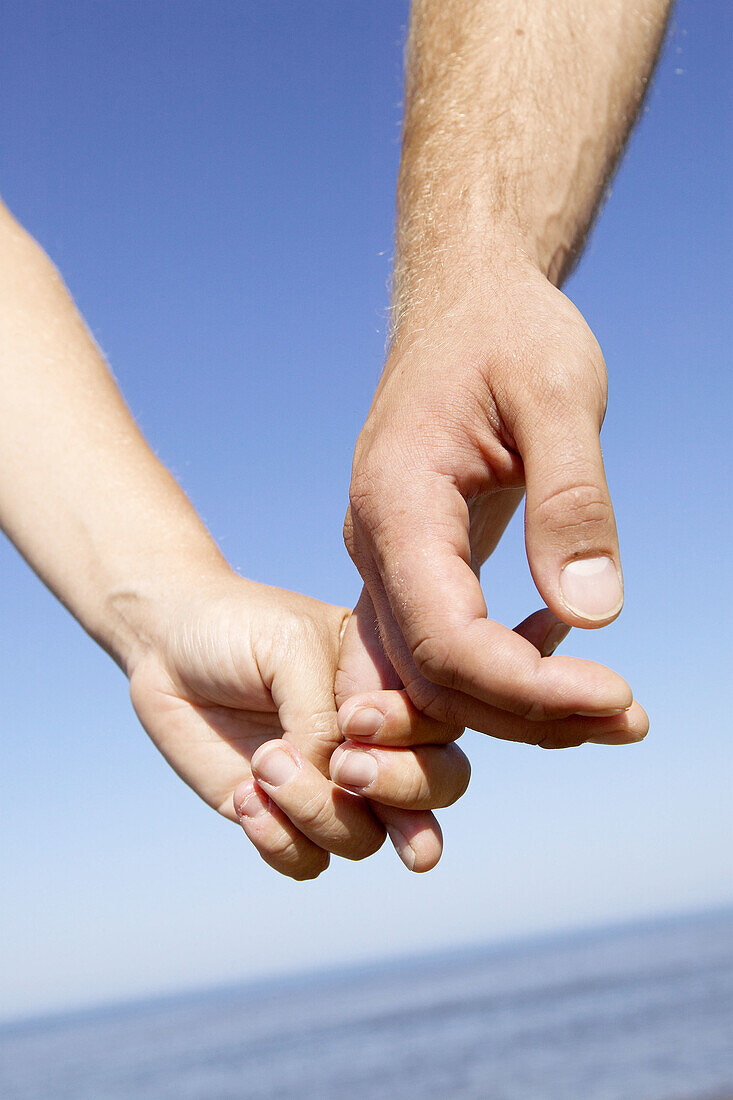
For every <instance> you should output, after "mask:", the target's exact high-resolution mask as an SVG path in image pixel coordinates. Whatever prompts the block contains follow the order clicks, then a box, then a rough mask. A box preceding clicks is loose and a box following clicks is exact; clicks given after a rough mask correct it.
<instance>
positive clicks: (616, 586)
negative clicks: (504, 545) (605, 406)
mask: <svg viewBox="0 0 733 1100" xmlns="http://www.w3.org/2000/svg"><path fill="white" fill-rule="evenodd" d="M522 458H523V460H524V469H525V480H526V485H527V506H526V513H525V534H526V542H527V556H528V558H529V565H530V569H531V570H532V576H533V577H534V581H535V584H536V585H537V588H538V589H539V592H540V595H541V596H542V597H543V599H544V600H545V602H546V604H547V606H548V607H549V608H550V609H551V610H552V611H554V613H555V614H556V615H557V616H558V618H560V619H562V620H563V621H564V622H566V623H569V624H570V625H571V626H584V627H596V626H604V625H605V624H606V623H609V622H611V620H612V619H615V618H616V616H617V615H618V613H619V612H620V610H621V607H622V606H623V600H624V595H623V579H622V573H621V561H620V556H619V548H618V535H617V533H616V521H615V519H614V515H613V506H612V504H611V497H610V495H609V492H608V485H607V484H606V475H605V471H604V469H603V456H602V454H601V444H600V439H599V436H598V426H597V424H596V423H594V420H593V418H592V417H590V416H588V417H587V418H580V417H575V418H572V419H571V418H570V417H569V416H568V417H567V418H558V419H554V418H553V420H552V421H549V420H546V421H544V422H543V423H542V425H541V426H540V427H538V430H537V431H536V432H531V433H529V437H528V438H527V439H526V441H525V446H524V447H522Z"/></svg>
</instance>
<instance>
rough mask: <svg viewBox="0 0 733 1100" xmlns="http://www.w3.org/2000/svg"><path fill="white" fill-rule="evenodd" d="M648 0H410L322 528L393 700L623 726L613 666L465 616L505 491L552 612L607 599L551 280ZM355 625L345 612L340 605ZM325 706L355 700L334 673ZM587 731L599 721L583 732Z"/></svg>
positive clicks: (577, 342) (604, 517)
mask: <svg viewBox="0 0 733 1100" xmlns="http://www.w3.org/2000/svg"><path fill="white" fill-rule="evenodd" d="M669 7H670V5H669V3H667V2H666V0H634V2H631V0H609V2H607V3H603V4H601V3H598V2H597V0H414V3H413V5H412V13H411V21H410V31H409V42H408V63H407V84H406V97H405V120H404V132H403V148H402V159H401V164H400V173H399V182H398V212H397V235H396V256H395V271H394V287H393V292H394V296H393V332H392V339H391V344H390V349H389V355H388V358H387V362H386V366H385V369H384V373H383V376H382V379H381V382H380V384H379V387H378V389H377V392H376V395H375V398H374V401H373V404H372V408H371V410H370V412H369V416H368V418H367V421H366V424H365V427H364V429H363V431H362V433H361V435H360V437H359V440H358V442H357V445H356V451H355V455H354V466H353V474H352V482H351V504H350V508H349V512H348V514H347V519H346V524H345V537H346V544H347V547H348V549H349V552H350V554H351V556H352V558H353V560H354V562H355V564H356V566H357V568H358V569H359V571H360V573H361V575H362V578H363V580H364V584H365V595H364V599H365V600H366V599H368V600H369V602H370V603H371V604H373V605H374V608H375V610H376V618H377V620H378V625H379V633H380V637H381V639H382V641H383V644H384V646H385V649H386V652H387V655H388V657H389V659H390V661H391V664H392V665H393V667H394V669H395V670H396V672H397V675H398V676H399V678H400V681H401V685H402V686H403V688H404V690H405V691H406V693H407V695H408V697H409V699H410V700H411V702H412V703H413V704H414V705H415V706H416V707H417V708H419V709H420V710H421V711H422V712H424V713H426V714H428V715H430V716H432V717H433V718H435V719H436V720H442V721H448V722H451V723H459V724H465V725H468V726H471V727H472V728H474V729H477V730H481V731H483V732H485V733H490V734H493V735H495V736H498V737H504V738H509V739H512V740H521V741H528V742H532V743H538V744H543V745H547V746H563V745H570V744H577V740H573V725H572V723H573V722H575V721H578V718H577V717H570V716H571V715H572V716H577V715H587V716H590V718H592V719H593V720H594V721H599V720H600V719H599V717H598V716H601V715H616V719H615V721H616V723H617V729H616V733H615V734H609V735H608V738H607V739H608V740H611V741H613V739H614V737H615V738H616V742H617V743H618V742H621V741H623V739H624V737H625V736H626V737H627V739H628V740H629V741H631V740H635V739H636V740H638V739H641V738H642V737H643V736H644V734H645V733H646V731H647V729H648V721H647V718H646V715H645V714H644V712H643V710H642V708H641V707H640V706H639V704H638V703H636V702H633V701H632V699H633V697H632V692H631V689H630V687H629V686H628V684H626V683H625V682H624V681H623V680H622V679H621V677H620V676H617V675H616V674H615V673H613V672H612V671H611V670H609V669H605V668H603V667H601V666H600V665H595V664H591V663H590V662H582V661H578V660H574V659H573V658H570V657H565V656H562V657H561V656H550V657H544V658H543V657H542V656H541V655H540V653H538V650H537V647H533V646H532V645H530V644H528V641H527V639H525V638H522V637H518V635H517V632H512V631H510V630H508V629H507V628H505V627H503V626H501V625H500V624H498V623H495V622H492V621H491V619H490V618H489V614H488V609H487V605H486V602H485V599H484V595H483V593H482V590H481V587H480V585H479V581H478V574H479V569H480V567H481V565H482V563H483V562H484V561H485V560H486V558H487V556H488V554H489V553H490V552H491V550H492V548H493V546H494V545H495V543H496V540H497V538H498V537H499V536H500V534H501V531H502V530H503V527H504V525H505V524H506V523H507V522H508V520H509V518H510V517H511V514H512V512H513V511H514V509H515V508H516V507H517V505H518V504H519V502H520V500H521V498H522V496H523V495H524V493H525V491H526V498H527V500H526V511H525V529H526V546H527V555H528V558H529V564H530V568H531V571H532V575H533V577H534V580H535V583H536V585H537V588H538V590H539V592H540V595H541V596H542V598H543V599H544V601H545V602H546V604H547V606H548V608H549V609H550V610H551V611H552V612H553V613H554V615H555V616H556V617H557V619H558V620H560V621H562V622H564V623H565V624H567V625H569V626H576V627H586V628H593V627H600V626H604V625H605V624H607V623H609V622H611V621H612V620H613V619H614V618H615V617H616V616H617V615H618V614H619V612H620V610H621V607H622V603H623V581H622V574H621V562H620V554H619V545H618V537H617V532H616V525H615V520H614V514H613V508H612V504H611V498H610V495H609V490H608V486H607V484H606V478H605V473H604V468H603V459H602V454H601V447H600V441H599V433H600V428H601V424H602V422H603V418H604V414H605V409H606V397H607V379H606V368H605V364H604V361H603V357H602V355H601V352H600V349H599V347H598V344H597V343H596V341H595V339H594V337H593V334H592V333H591V331H590V329H589V328H588V326H587V324H586V323H585V321H584V320H583V318H582V317H581V315H580V313H579V312H578V311H577V309H576V308H575V307H574V306H573V305H572V303H571V302H570V301H569V300H568V299H567V298H566V297H565V296H564V295H563V294H562V293H561V291H560V290H559V287H560V285H561V284H562V281H563V279H564V277H565V276H566V274H567V273H568V271H569V270H570V268H571V266H572V264H573V262H574V261H575V259H576V258H577V257H578V255H579V254H580V252H581V250H582V246H583V243H584V240H585V237H586V234H587V231H588V228H589V225H590V223H591V221H592V218H593V216H594V213H595V211H596V210H597V207H598V204H599V201H600V199H601V197H602V195H603V191H604V187H605V185H606V183H607V181H608V179H609V177H610V175H611V174H612V172H613V169H614V167H615V165H616V163H617V160H618V158H619V156H620V153H621V151H622V149H623V145H624V142H625V140H626V137H627V135H628V132H629V129H630V127H631V125H632V123H633V120H634V118H635V117H636V115H637V112H638V110H639V106H640V104H641V102H642V99H643V96H644V91H645V89H646V86H647V83H648V80H649V77H650V74H651V72H652V69H653V66H654V62H655V60H656V57H657V54H658V51H659V48H660V43H661V41H662V38H663V34H664V28H665V23H666V20H667V17H668V13H669ZM354 629H355V623H354V621H353V620H352V623H351V624H350V626H349V627H348V628H347V640H348V637H349V632H350V631H352V630H354ZM339 699H340V701H341V702H342V708H341V711H340V720H341V728H342V730H343V731H344V732H345V733H346V734H347V735H351V736H352V737H353V736H354V734H353V733H351V732H350V728H349V727H350V723H351V722H352V721H353V718H352V716H353V715H354V714H358V716H359V718H358V727H359V731H360V736H361V737H364V736H365V735H366V734H368V733H369V731H370V730H371V729H373V728H374V727H375V726H377V725H378V713H376V712H378V710H379V705H378V701H377V700H376V699H375V697H373V696H371V695H370V694H369V693H363V692H360V691H359V690H358V687H357V686H356V685H355V684H354V683H353V682H352V683H350V684H348V685H347V687H346V690H345V691H344V692H343V693H342V694H341V695H340V697H339ZM602 736H603V735H601V738H600V739H602Z"/></svg>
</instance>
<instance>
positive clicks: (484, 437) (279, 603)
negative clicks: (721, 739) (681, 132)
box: [127, 271, 648, 878]
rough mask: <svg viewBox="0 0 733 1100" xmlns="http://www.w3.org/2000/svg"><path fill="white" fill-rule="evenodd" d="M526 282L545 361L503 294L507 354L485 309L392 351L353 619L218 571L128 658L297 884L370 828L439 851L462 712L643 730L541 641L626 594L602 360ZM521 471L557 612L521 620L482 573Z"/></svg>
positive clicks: (544, 292)
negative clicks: (436, 342)
mask: <svg viewBox="0 0 733 1100" xmlns="http://www.w3.org/2000/svg"><path fill="white" fill-rule="evenodd" d="M518 277H519V276H518ZM521 277H522V278H523V279H525V280H526V281H527V285H526V286H525V288H524V290H523V293H522V295H521V297H522V299H523V300H524V301H530V302H531V307H530V308H531V314H530V316H531V317H532V319H533V322H534V323H535V324H536V323H537V317H538V313H539V310H540V308H541V300H542V297H543V296H544V297H545V301H546V308H547V310H548V313H550V314H551V316H552V317H553V319H554V323H555V324H556V325H559V324H560V322H562V326H563V329H562V331H563V336H564V338H565V339H564V341H563V340H561V339H559V340H558V344H557V346H556V347H555V348H552V349H551V354H548V349H547V344H546V342H543V348H542V349H540V348H533V347H532V346H531V333H528V332H526V331H521V330H520V329H519V328H518V323H519V319H518V317H517V311H516V309H515V311H514V326H513V332H514V340H515V341H516V345H515V346H511V345H508V343H507V339H506V330H507V329H506V321H505V318H503V317H501V316H500V315H499V316H498V317H497V327H496V330H495V331H494V332H493V333H491V332H489V331H488V330H487V325H486V319H485V318H484V325H483V332H482V335H483V337H484V339H485V341H486V350H485V352H484V354H483V355H482V354H480V353H479V352H478V349H473V350H474V354H470V353H469V352H468V351H466V352H465V353H463V352H462V351H461V350H460V349H459V348H458V346H457V344H456V342H455V341H452V340H450V341H446V345H447V347H449V348H450V355H451V356H455V357H456V361H455V362H446V360H445V358H444V357H443V359H442V361H441V354H439V353H437V352H436V351H435V350H433V351H432V354H431V353H430V351H431V346H432V345H431V344H429V343H428V344H426V343H425V342H426V341H429V337H428V336H427V335H422V336H421V339H420V340H416V341H414V342H410V341H407V340H405V341H402V340H400V341H398V342H396V343H395V345H394V346H393V350H392V355H391V357H390V360H389V362H388V364H387V369H386V371H385V376H384V379H383V381H382V384H381V386H380V388H379V391H378V393H377V397H376V399H375V402H374V406H373V408H372V410H371V413H370V416H369V419H368V420H367V424H366V427H365V428H364V431H363V433H362V435H361V438H360V440H359V443H358V445H357V451H356V460H355V468H354V476H353V481H352V498H351V499H352V503H351V507H350V510H349V515H348V517H347V523H346V537H347V543H348V546H349V550H350V552H351V555H352V557H353V559H354V560H355V562H356V563H357V565H358V566H359V569H360V571H361V573H362V576H363V578H364V580H365V588H364V591H363V593H362V596H361V598H360V600H359V602H358V604H357V607H356V608H355V610H354V612H353V613H352V614H349V612H348V611H346V610H345V609H343V608H338V607H333V606H330V605H327V604H323V603H320V602H318V601H315V600H311V599H308V598H307V597H305V596H301V595H297V594H295V593H290V592H285V591H282V590H279V589H273V588H268V587H266V586H264V585H258V584H253V583H252V582H250V581H246V580H243V579H241V578H239V577H237V576H235V575H233V574H232V573H230V572H229V571H228V569H227V568H226V567H225V566H223V564H222V566H221V567H219V566H217V567H216V568H215V569H214V570H213V571H211V573H210V575H209V576H208V577H207V578H206V580H205V581H204V580H203V577H202V576H201V574H199V576H198V577H197V579H196V583H195V585H193V584H191V583H190V581H188V580H184V585H183V588H184V591H185V593H186V595H182V596H181V597H174V598H172V599H171V604H170V608H169V610H168V612H167V613H166V614H163V615H160V616H159V622H160V624H161V626H162V632H161V633H160V634H154V635H153V636H154V638H155V640H154V642H153V644H152V645H148V646H147V647H144V648H142V649H140V650H139V651H135V650H133V651H132V654H131V656H130V657H129V658H128V660H127V667H128V669H129V672H130V682H131V694H132V700H133V703H134V706H135V709H136V711H137V713H138V715H139V717H140V719H141V721H142V723H143V725H144V726H145V728H146V729H147V731H148V733H149V734H150V735H151V737H152V738H153V740H154V741H155V743H156V745H157V746H158V748H159V749H160V750H161V751H162V752H163V754H164V755H165V756H166V758H167V759H168V761H169V762H170V763H171V765H172V766H173V767H174V768H175V770H176V771H177V772H178V774H179V775H181V776H182V778H184V779H185V780H186V782H187V783H189V785H190V786H192V787H193V788H194V790H196V791H197V793H198V794H199V795H200V796H201V797H202V798H204V799H205V801H206V802H208V803H209V804H210V805H211V806H212V807H214V808H215V809H217V810H218V811H219V812H220V813H222V814H224V815H225V816H227V817H231V818H235V817H236V819H238V820H239V821H240V823H241V825H242V828H243V829H244V831H245V833H246V834H247V836H248V837H249V838H250V840H251V841H252V843H253V844H254V845H255V847H256V848H257V849H258V851H259V852H260V854H261V855H262V856H263V858H264V859H265V860H266V861H267V862H268V863H270V864H271V865H272V866H273V867H275V868H276V869H277V870H278V871H281V872H283V873H284V874H287V875H291V876H292V877H294V878H310V877H313V876H315V875H317V874H319V873H320V872H321V871H322V870H323V869H324V868H325V867H326V866H327V864H328V860H329V853H334V854H336V855H340V856H345V857H347V858H350V859H361V858H364V857H365V856H369V855H371V854H372V853H373V852H375V851H376V850H377V849H378V848H379V847H380V846H381V845H382V842H383V840H384V837H385V830H386V831H388V832H389V835H390V837H391V839H392V841H393V843H394V845H395V847H396V849H397V852H398V854H399V855H400V857H401V859H402V860H403V862H404V863H405V864H406V866H408V867H409V868H410V869H412V870H414V871H426V870H429V869H430V868H431V867H432V866H434V864H435V863H436V862H437V860H438V859H439V857H440V854H441V848H442V840H441V833H440V829H439V826H438V824H437V821H436V820H435V817H434V816H433V814H432V812H431V811H432V810H434V809H437V808H440V807H444V806H448V805H450V804H451V803H452V802H454V801H455V800H456V799H457V798H459V797H460V796H461V795H462V794H463V792H464V791H465V789H466V786H467V784H468V779H469V774H470V768H469V764H468V760H467V758H466V756H465V755H464V754H463V752H462V751H461V750H460V749H459V748H458V746H457V745H456V744H455V742H456V740H457V738H458V737H459V736H460V735H461V733H462V731H463V728H464V726H470V727H471V728H473V729H476V730H479V731H481V732H483V733H487V734H490V735H493V736H497V737H501V738H504V739H508V740H512V741H521V742H525V743H530V744H536V745H541V746H543V747H546V748H561V747H568V746H575V745H580V744H582V743H584V742H588V741H592V742H595V743H600V744H605V745H609V744H610V745H623V744H630V743H633V742H636V741H639V740H641V738H642V737H643V736H644V735H645V733H646V731H647V728H648V723H647V719H646V715H645V714H644V711H643V710H642V708H641V707H640V706H639V704H638V703H635V702H633V698H632V693H631V689H630V688H629V686H628V685H627V684H626V683H625V682H624V680H622V679H621V677H620V676H618V675H616V674H615V673H614V672H612V671H610V670H609V669H606V668H603V667H602V666H600V665H597V664H594V663H592V662H589V661H583V660H577V659H575V658H572V657H560V656H552V653H553V650H554V648H555V647H556V646H557V645H558V644H559V642H560V641H561V640H562V638H563V637H564V636H565V634H566V633H567V631H568V629H569V624H572V625H577V626H586V627H587V626H600V625H603V624H605V623H607V622H610V621H611V620H612V619H613V618H615V617H616V615H617V614H618V612H619V610H620V608H621V603H622V587H621V580H620V564H619V555H618V544H617V539H616V532H615V526H614V521H613V512H612V508H611V503H610V499H609V496H608V490H607V487H606V483H605V478H604V474H603V465H602V460H601V453H600V447H599V442H598V433H599V430H600V424H601V419H602V416H603V411H604V404H605V375H604V367H603V361H602V359H601V357H600V352H599V351H598V348H597V345H596V344H595V341H594V339H593V337H592V335H591V333H590V331H589V330H588V329H587V327H586V326H585V323H584V322H583V320H582V318H581V317H580V315H579V314H578V313H577V311H575V309H574V307H572V306H571V305H570V303H569V302H568V301H567V299H565V298H563V297H562V295H560V293H559V292H558V291H557V290H555V288H553V287H552V286H551V285H550V284H549V283H545V284H544V285H543V284H542V283H541V282H540V280H539V279H538V278H535V276H534V275H533V273H531V272H526V271H525V272H522V275H521ZM530 287H533V289H534V292H535V294H536V298H535V299H534V300H532V299H530V298H529V292H530ZM461 327H462V326H461ZM462 331H466V330H465V329H463V328H462ZM519 348H521V349H523V351H524V355H525V356H527V358H526V360H525V361H526V362H527V370H526V373H523V372H522V371H521V370H519V369H517V363H518V362H520V363H521V361H522V360H521V359H518V350H519ZM543 350H544V352H545V355H544V362H543V361H542V357H541V351H543ZM571 351H575V352H576V357H575V360H574V361H573V363H572V365H569V364H570V352H571ZM528 352H529V355H527V353H528ZM443 355H445V353H443ZM559 363H562V364H564V366H563V368H562V370H561V369H560V368H559V367H558V364H559ZM426 375H427V376H428V377H427V378H426ZM441 382H443V384H441ZM408 409H409V410H410V415H409V417H408V416H407V415H405V411H404V410H408ZM390 458H391V461H390ZM525 479H526V490H527V521H526V522H527V545H528V552H529V555H530V564H531V567H532V570H533V574H534V576H535V579H536V581H537V584H538V588H539V589H540V592H541V594H542V595H543V596H544V598H545V600H546V602H547V605H548V608H549V610H548V609H543V610H542V611H539V612H537V613H536V614H535V615H532V616H531V617H530V618H529V619H527V620H526V621H525V622H524V623H522V624H521V625H520V626H519V627H517V628H516V629H515V630H513V631H512V630H509V629H507V628H506V627H504V626H500V625H499V624H498V623H494V622H492V621H490V620H489V619H488V618H487V609H486V605H485V603H484V599H483V595H482V591H481V588H480V585H479V582H478V571H479V566H480V565H481V563H482V562H483V561H484V560H485V559H486V558H487V557H488V555H489V554H490V553H491V551H492V549H493V548H494V546H495V545H496V543H497V542H498V540H499V538H500V536H501V534H502V532H503V529H504V527H505V525H506V523H507V521H508V519H509V518H510V516H511V514H512V512H513V511H514V508H515V507H516V505H517V503H518V501H519V499H520V498H521V495H522V492H523V489H524V488H525ZM192 591H195V593H196V595H195V598H193V599H192V598H191V595H190V593H191V592H192Z"/></svg>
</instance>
